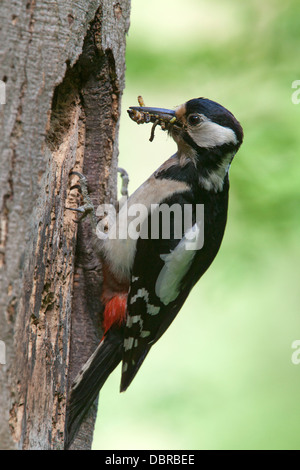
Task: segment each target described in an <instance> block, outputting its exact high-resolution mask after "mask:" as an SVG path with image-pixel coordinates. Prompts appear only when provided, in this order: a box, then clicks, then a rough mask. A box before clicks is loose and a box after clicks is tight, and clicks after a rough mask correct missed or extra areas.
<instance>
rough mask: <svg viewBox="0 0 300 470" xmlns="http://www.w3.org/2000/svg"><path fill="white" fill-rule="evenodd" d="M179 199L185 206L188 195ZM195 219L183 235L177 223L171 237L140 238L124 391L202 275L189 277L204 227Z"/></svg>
mask: <svg viewBox="0 0 300 470" xmlns="http://www.w3.org/2000/svg"><path fill="white" fill-rule="evenodd" d="M177 201H178V203H179V204H180V206H182V207H183V205H184V201H185V198H184V196H183V195H178V196H177ZM173 203H174V199H173ZM150 219H151V218H150V217H149V219H148V224H149V227H151V220H150ZM192 220H193V222H192V226H191V227H190V228H189V230H187V231H186V232H184V231H183V223H182V233H183V236H182V238H175V236H176V233H175V231H174V225H173V224H172V223H171V231H170V237H169V238H168V239H163V238H162V234H161V233H160V236H159V238H158V239H151V238H148V239H142V238H139V239H138V241H137V249H136V255H135V259H134V264H133V269H132V279H131V286H130V291H129V295H128V302H127V308H128V316H127V322H126V327H125V335H124V349H123V368H122V380H121V390H122V391H123V390H125V389H126V388H127V387H128V385H129V384H130V383H131V381H132V379H133V378H134V376H135V374H136V373H137V371H138V369H139V367H140V366H141V364H142V362H143V360H144V359H145V357H146V355H147V353H148V351H149V350H150V348H151V346H152V345H153V343H154V342H156V341H157V340H158V339H159V338H160V336H161V335H162V334H163V333H164V331H165V330H166V329H167V328H168V326H169V325H170V323H171V322H172V321H173V319H174V318H175V316H176V314H177V313H178V311H179V310H180V308H181V306H182V304H183V303H184V301H185V299H186V297H187V296H188V294H189V292H190V290H191V288H192V286H193V285H194V283H195V282H196V281H197V280H198V278H199V276H197V278H196V279H194V280H192V282H191V278H189V280H188V282H187V279H186V274H187V273H188V271H189V270H190V268H191V265H192V264H193V261H194V259H195V254H196V252H197V249H198V246H197V245H196V243H197V239H199V237H200V236H201V233H200V232H201V227H200V224H196V223H195V214H193V218H192ZM150 230H151V229H150V228H149V232H150ZM187 232H188V233H187ZM191 243H194V245H191Z"/></svg>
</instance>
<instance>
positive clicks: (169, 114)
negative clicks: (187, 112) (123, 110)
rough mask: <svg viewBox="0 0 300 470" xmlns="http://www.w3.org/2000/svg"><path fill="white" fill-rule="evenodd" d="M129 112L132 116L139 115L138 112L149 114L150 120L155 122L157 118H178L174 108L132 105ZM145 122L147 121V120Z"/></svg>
mask: <svg viewBox="0 0 300 470" xmlns="http://www.w3.org/2000/svg"><path fill="white" fill-rule="evenodd" d="M128 113H129V115H130V117H131V118H132V117H133V116H134V115H138V113H143V114H144V115H148V116H149V117H150V119H149V121H150V122H154V121H156V120H159V121H163V122H170V121H172V120H174V118H175V119H176V115H175V111H174V110H173V109H164V108H149V107H147V106H130V108H129V110H128ZM149 121H148V122H149ZM145 122H147V120H146V121H145Z"/></svg>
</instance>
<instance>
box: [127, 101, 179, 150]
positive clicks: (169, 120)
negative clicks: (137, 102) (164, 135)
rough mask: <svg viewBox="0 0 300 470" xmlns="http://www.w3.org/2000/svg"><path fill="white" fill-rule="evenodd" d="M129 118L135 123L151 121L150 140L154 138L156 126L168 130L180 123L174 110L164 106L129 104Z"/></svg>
mask: <svg viewBox="0 0 300 470" xmlns="http://www.w3.org/2000/svg"><path fill="white" fill-rule="evenodd" d="M128 114H129V116H130V118H131V119H132V120H133V121H134V122H136V123H137V124H144V123H148V122H152V123H153V126H152V130H151V135H150V142H152V141H153V139H154V131H155V128H156V126H158V125H159V126H160V127H161V129H162V130H168V131H169V132H170V131H171V129H172V128H173V127H174V125H177V124H178V125H179V126H181V124H180V123H179V122H178V119H177V116H176V112H175V110H173V109H164V108H148V107H147V106H131V107H130V108H129V110H128Z"/></svg>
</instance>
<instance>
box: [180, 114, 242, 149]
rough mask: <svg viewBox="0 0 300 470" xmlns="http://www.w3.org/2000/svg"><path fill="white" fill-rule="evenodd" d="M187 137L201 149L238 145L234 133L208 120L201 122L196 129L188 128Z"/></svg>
mask: <svg viewBox="0 0 300 470" xmlns="http://www.w3.org/2000/svg"><path fill="white" fill-rule="evenodd" d="M188 133H189V135H190V136H191V137H192V139H193V141H194V142H195V143H196V144H197V145H198V147H202V148H212V147H218V146H220V145H224V144H234V145H236V144H237V143H238V140H237V137H236V135H235V132H234V131H233V130H232V129H230V128H229V127H223V126H220V124H216V123H215V122H212V121H210V120H206V121H203V122H202V123H201V124H200V125H199V126H198V127H190V128H189V129H188Z"/></svg>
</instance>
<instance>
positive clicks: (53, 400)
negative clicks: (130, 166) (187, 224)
mask: <svg viewBox="0 0 300 470" xmlns="http://www.w3.org/2000/svg"><path fill="white" fill-rule="evenodd" d="M129 14H130V0H120V1H119V2H117V1H113V2H111V1H109V0H77V1H76V2H73V1H71V0H55V1H54V2H47V1H45V0H44V1H43V0H28V1H27V2H26V1H22V0H13V1H12V0H3V1H2V3H1V13H0V15H1V19H0V21H1V27H2V31H1V33H0V36H1V39H0V44H1V46H0V47H1V51H0V80H2V81H3V82H4V83H5V84H6V104H2V105H0V158H1V161H0V165H1V167H0V168H1V169H0V210H1V219H0V282H1V284H0V309H1V310H0V312H1V315H0V340H1V341H4V342H5V346H6V364H0V400H1V401H0V448H1V449H62V448H63V446H64V428H65V415H66V403H67V393H68V388H69V387H70V385H71V383H72V380H73V379H74V377H75V375H76V374H77V372H78V371H79V369H80V368H81V366H82V364H83V363H84V362H85V361H86V359H87V358H88V357H89V355H90V354H91V353H92V352H93V350H94V349H95V347H96V345H97V343H98V341H99V337H100V336H101V328H100V318H101V309H102V306H101V303H100V293H101V266H100V265H99V264H98V262H97V260H96V259H95V256H94V255H93V253H92V247H91V245H90V227H89V224H88V222H83V223H82V224H79V225H77V224H75V223H74V222H73V220H74V218H76V216H75V215H74V213H73V212H71V211H67V210H65V207H77V206H78V205H79V204H80V196H79V193H78V190H76V189H72V190H71V189H70V188H71V186H72V185H73V184H74V183H76V182H77V181H76V177H75V176H70V171H72V170H76V171H81V172H83V173H84V174H85V175H86V177H87V179H88V184H89V192H90V195H91V198H92V200H93V202H94V204H95V205H96V206H97V204H99V203H102V202H114V201H115V200H116V178H117V172H116V168H117V155H118V150H117V149H118V125H119V124H118V123H119V115H120V100H121V95H122V91H123V87H124V71H125V35H126V32H127V31H128V27H129ZM95 416H96V406H95V407H94V409H92V410H91V412H90V414H89V416H88V417H87V419H86V421H85V422H84V423H83V424H82V426H81V429H80V430H79V433H78V437H77V439H76V440H75V441H74V443H73V448H74V449H89V448H90V447H91V443H92V437H93V427H94V420H95Z"/></svg>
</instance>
